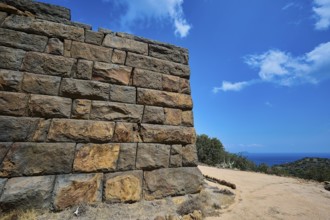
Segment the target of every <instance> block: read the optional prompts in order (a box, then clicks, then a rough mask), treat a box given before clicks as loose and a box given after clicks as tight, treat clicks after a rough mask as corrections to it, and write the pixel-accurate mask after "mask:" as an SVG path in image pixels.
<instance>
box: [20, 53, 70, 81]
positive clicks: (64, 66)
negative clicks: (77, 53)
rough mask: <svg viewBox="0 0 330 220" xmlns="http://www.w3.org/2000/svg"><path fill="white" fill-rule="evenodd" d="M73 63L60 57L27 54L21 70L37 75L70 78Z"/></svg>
mask: <svg viewBox="0 0 330 220" xmlns="http://www.w3.org/2000/svg"><path fill="white" fill-rule="evenodd" d="M74 62H75V60H74V59H70V58H66V57H62V56H55V55H50V54H43V53H37V52H28V53H26V56H25V57H24V60H23V65H22V70H24V71H27V72H32V73H38V74H45V75H53V76H62V77H70V76H71V69H72V66H73V64H74Z"/></svg>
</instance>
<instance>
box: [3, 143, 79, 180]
mask: <svg viewBox="0 0 330 220" xmlns="http://www.w3.org/2000/svg"><path fill="white" fill-rule="evenodd" d="M74 150H75V143H14V144H13V146H12V147H11V148H10V150H9V152H8V153H7V155H6V157H5V158H4V160H3V163H2V164H1V166H0V176H1V177H12V176H22V175H44V174H56V173H70V172H71V170H72V162H73V158H74ZM36 158H37V159H36Z"/></svg>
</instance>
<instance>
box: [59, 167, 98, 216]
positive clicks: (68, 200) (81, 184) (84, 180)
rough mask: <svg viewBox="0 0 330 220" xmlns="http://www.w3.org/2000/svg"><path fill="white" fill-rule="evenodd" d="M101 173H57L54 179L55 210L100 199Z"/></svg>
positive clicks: (93, 202) (91, 202) (95, 201)
mask: <svg viewBox="0 0 330 220" xmlns="http://www.w3.org/2000/svg"><path fill="white" fill-rule="evenodd" d="M102 179H103V174H101V173H96V174H70V175H59V176H57V178H56V180H55V187H54V201H53V205H54V208H55V210H63V209H66V208H68V207H71V206H74V205H79V204H95V203H98V202H101V201H102Z"/></svg>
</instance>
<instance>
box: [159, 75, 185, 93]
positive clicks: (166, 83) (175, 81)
mask: <svg viewBox="0 0 330 220" xmlns="http://www.w3.org/2000/svg"><path fill="white" fill-rule="evenodd" d="M180 79H181V78H180V77H177V76H171V75H166V74H163V90H165V91H169V92H178V91H179V90H180Z"/></svg>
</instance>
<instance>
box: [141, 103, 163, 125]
mask: <svg viewBox="0 0 330 220" xmlns="http://www.w3.org/2000/svg"><path fill="white" fill-rule="evenodd" d="M164 121H165V114H164V109H163V108H162V107H155V106H145V107H144V113H143V120H142V122H143V123H149V124H163V123H164Z"/></svg>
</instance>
